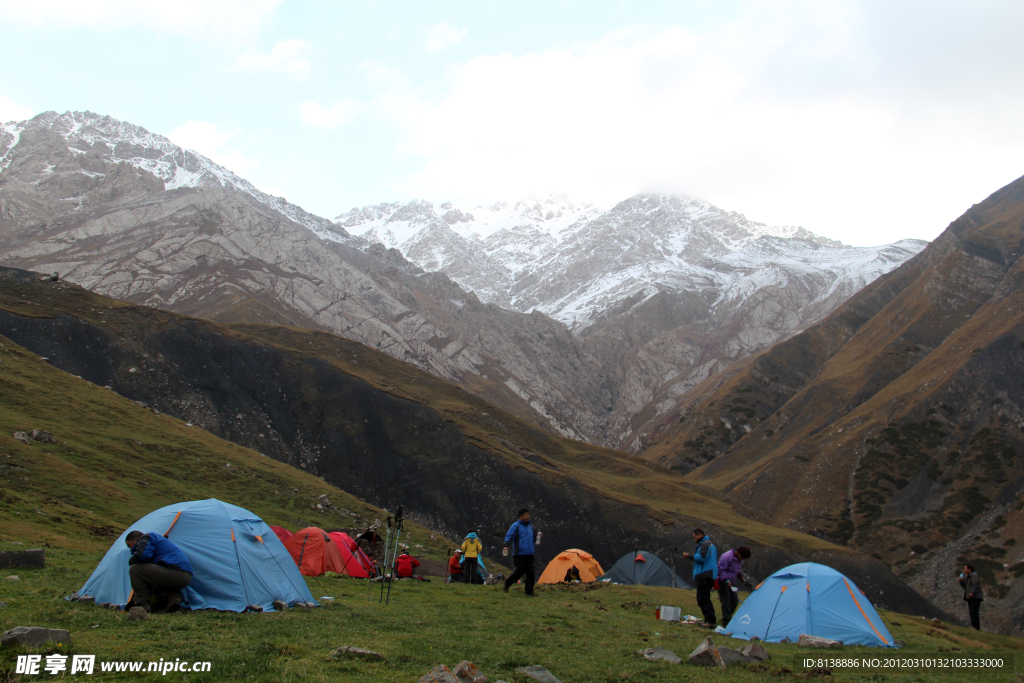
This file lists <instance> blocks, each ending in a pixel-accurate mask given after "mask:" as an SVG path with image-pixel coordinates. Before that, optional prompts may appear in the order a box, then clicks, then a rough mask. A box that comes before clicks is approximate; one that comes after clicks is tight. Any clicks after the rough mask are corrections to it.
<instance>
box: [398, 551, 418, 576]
mask: <svg viewBox="0 0 1024 683" xmlns="http://www.w3.org/2000/svg"><path fill="white" fill-rule="evenodd" d="M418 566H420V561H419V560H417V559H416V558H415V557H413V556H412V555H410V554H409V551H408V550H403V551H402V554H401V555H399V556H398V559H396V560H395V574H396V575H397V576H398V578H400V579H411V578H412V577H413V574H415V573H416V567H418Z"/></svg>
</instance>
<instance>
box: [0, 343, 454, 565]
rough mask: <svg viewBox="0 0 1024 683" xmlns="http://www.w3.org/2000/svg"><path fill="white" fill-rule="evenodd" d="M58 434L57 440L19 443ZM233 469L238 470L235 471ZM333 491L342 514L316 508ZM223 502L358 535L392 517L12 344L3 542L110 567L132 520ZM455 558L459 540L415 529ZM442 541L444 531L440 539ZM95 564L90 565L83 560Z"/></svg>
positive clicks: (2, 446)
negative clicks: (183, 505)
mask: <svg viewBox="0 0 1024 683" xmlns="http://www.w3.org/2000/svg"><path fill="white" fill-rule="evenodd" d="M37 428H38V429H45V430H47V431H49V432H51V433H52V434H53V436H54V438H55V439H56V441H57V443H44V442H41V441H31V443H30V444H29V445H25V444H23V443H22V442H20V441H18V440H16V439H14V438H13V436H12V435H13V433H14V432H17V431H28V432H31V431H32V430H33V429H37ZM229 466H230V467H229ZM323 494H326V495H327V496H328V498H329V500H330V503H331V505H332V506H333V509H330V510H327V511H326V512H324V513H320V512H318V511H316V510H315V509H314V508H315V505H316V503H317V499H318V498H319V496H320V495H323ZM203 498H220V499H222V500H225V501H227V502H230V503H233V504H235V505H240V506H242V507H245V508H247V509H249V510H252V511H253V512H255V513H256V514H258V515H260V516H261V517H262V518H263V519H264V520H265V521H266V522H267V523H268V524H273V525H281V526H284V527H286V528H290V529H292V530H295V529H296V528H299V527H305V526H321V527H324V528H353V527H357V526H365V525H367V524H370V523H371V522H373V521H374V520H383V519H384V516H385V515H386V514H387V513H385V512H384V511H383V510H380V509H378V508H375V507H373V506H371V505H368V504H366V503H364V502H362V501H360V500H358V499H357V498H355V497H353V496H351V495H349V494H347V493H345V492H344V491H341V490H339V489H337V488H335V487H333V486H330V485H329V484H326V483H324V482H323V481H322V480H320V479H319V478H317V477H314V476H312V475H310V474H306V473H304V472H302V471H301V470H297V469H296V468H294V467H291V466H289V465H285V464H282V463H279V462H276V461H274V460H272V459H270V458H267V457H264V456H262V455H260V454H259V453H257V452H255V451H252V450H250V449H247V448H242V447H241V446H238V445H235V444H233V443H230V442H228V441H224V440H223V439H220V438H217V437H216V436H214V435H212V434H210V433H208V432H207V431H205V430H204V429H202V428H200V427H195V426H193V427H189V426H187V424H186V423H184V422H182V421H181V420H178V419H176V418H173V417H170V416H168V415H157V414H155V413H154V412H153V411H152V409H148V408H142V407H140V406H138V405H136V404H134V403H133V402H131V401H129V400H128V399H126V398H124V397H122V396H119V395H118V394H116V393H114V392H113V391H110V390H108V389H105V388H103V387H98V386H96V385H94V384H91V383H89V382H87V381H85V380H82V379H79V378H76V377H73V376H71V375H69V374H67V373H64V372H61V371H59V370H57V369H55V368H53V367H52V366H50V365H49V364H48V363H46V362H45V361H43V360H41V359H40V358H39V357H38V356H36V355H35V354H33V353H31V352H28V351H26V350H25V349H23V348H21V347H19V346H18V345H16V344H14V343H13V342H11V341H10V340H9V339H7V338H5V337H0V540H4V541H11V540H18V541H22V542H24V543H27V544H30V545H32V546H44V547H49V548H52V549H57V548H61V549H74V550H76V551H81V552H82V553H83V555H82V557H83V558H92V561H95V560H98V559H99V557H100V556H102V553H103V552H105V551H106V549H107V548H108V547H109V546H110V543H111V542H112V541H113V540H114V539H115V538H116V537H117V535H118V534H120V533H121V531H123V530H124V529H125V528H126V527H127V526H128V525H130V524H131V523H132V522H134V521H135V520H136V519H138V518H140V517H142V516H143V515H145V514H146V513H148V512H150V511H152V510H154V509H156V508H159V507H162V506H164V505H169V504H171V503H174V502H177V501H183V500H195V499H203ZM408 527H409V532H410V533H409V536H410V537H411V542H413V543H420V544H423V545H424V546H425V547H426V549H425V551H424V553H425V555H426V556H428V557H434V558H443V557H444V556H445V554H446V550H447V548H448V547H451V546H452V543H451V542H450V541H446V540H445V539H444V538H443V537H440V536H438V537H436V538H435V539H434V540H431V535H432V533H433V532H431V531H428V530H427V529H426V528H424V527H422V526H419V525H417V524H410V525H408ZM434 535H435V536H436V534H434ZM83 561H85V562H86V563H88V562H89V560H88V559H86V560H83Z"/></svg>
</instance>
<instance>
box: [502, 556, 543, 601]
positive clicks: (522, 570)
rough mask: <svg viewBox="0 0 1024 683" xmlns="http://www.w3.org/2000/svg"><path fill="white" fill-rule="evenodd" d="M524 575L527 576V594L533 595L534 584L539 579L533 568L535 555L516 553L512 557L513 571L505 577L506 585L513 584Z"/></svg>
mask: <svg viewBox="0 0 1024 683" xmlns="http://www.w3.org/2000/svg"><path fill="white" fill-rule="evenodd" d="M523 576H525V577H526V594H527V595H533V584H534V582H535V581H536V580H537V575H536V573H535V572H534V570H533V555H516V556H515V557H513V558H512V573H511V574H509V577H508V578H507V579H505V585H506V586H511V585H512V584H514V583H515V582H516V581H518V580H519V579H520V578H521V577H523Z"/></svg>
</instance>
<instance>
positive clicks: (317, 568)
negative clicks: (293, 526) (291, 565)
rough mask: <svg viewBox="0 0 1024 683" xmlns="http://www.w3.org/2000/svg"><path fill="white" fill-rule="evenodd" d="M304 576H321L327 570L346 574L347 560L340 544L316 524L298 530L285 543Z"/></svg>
mask: <svg viewBox="0 0 1024 683" xmlns="http://www.w3.org/2000/svg"><path fill="white" fill-rule="evenodd" d="M284 547H285V548H287V549H288V552H289V553H291V555H292V559H293V560H295V564H296V565H298V567H299V572H301V573H302V575H303V576H320V575H321V574H323V573H325V572H334V573H335V574H345V573H347V572H346V571H345V561H344V560H343V559H342V558H341V552H340V551H339V550H338V546H336V545H335V544H334V541H332V540H331V537H330V536H328V535H327V532H326V531H324V530H323V529H318V528H317V527H315V526H311V527H308V528H306V529H302V530H301V531H296V532H295V533H294V534H293V535H292V537H291V538H289V539H288V540H287V541H285V543H284Z"/></svg>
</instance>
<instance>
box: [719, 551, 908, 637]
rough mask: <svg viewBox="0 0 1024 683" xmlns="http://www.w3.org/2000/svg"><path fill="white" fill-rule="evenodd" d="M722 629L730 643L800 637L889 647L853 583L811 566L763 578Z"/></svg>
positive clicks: (880, 625)
mask: <svg viewBox="0 0 1024 683" xmlns="http://www.w3.org/2000/svg"><path fill="white" fill-rule="evenodd" d="M727 630H729V631H731V632H732V636H733V638H741V639H743V640H750V638H752V637H754V636H757V637H758V638H760V639H761V640H764V641H767V642H770V643H778V642H779V641H781V640H783V639H785V638H788V639H789V640H791V641H792V642H794V643H795V642H796V641H797V640H798V639H799V638H800V635H801V634H807V635H809V636H820V637H822V638H831V639H833V640H841V641H842V642H843V643H845V644H847V645H874V646H878V647H894V642H893V638H892V636H891V635H890V634H889V630H888V629H887V628H886V627H885V624H884V623H882V619H881V617H879V616H878V612H876V611H875V608H874V606H872V604H871V602H869V601H868V599H867V596H865V595H864V594H863V593H862V592H861V590H860V589H859V588H857V586H856V584H854V583H853V581H851V580H850V579H848V578H847V577H845V576H843V574H841V573H840V572H838V571H836V570H835V569H832V568H831V567H826V566H825V565H822V564H816V563H814V562H804V563H802V564H793V565H790V566H788V567H785V568H783V569H780V570H779V571H777V572H775V573H774V574H772V575H771V576H769V577H768V578H767V579H765V580H764V581H763V582H762V583H761V585H759V586H758V587H757V589H756V590H755V591H754V592H753V593H751V594H750V596H749V597H748V598H747V599H746V600H744V601H743V603H742V604H740V606H739V608H738V609H737V610H736V613H735V614H734V615H733V617H732V621H730V622H729V625H728V627H727Z"/></svg>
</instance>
